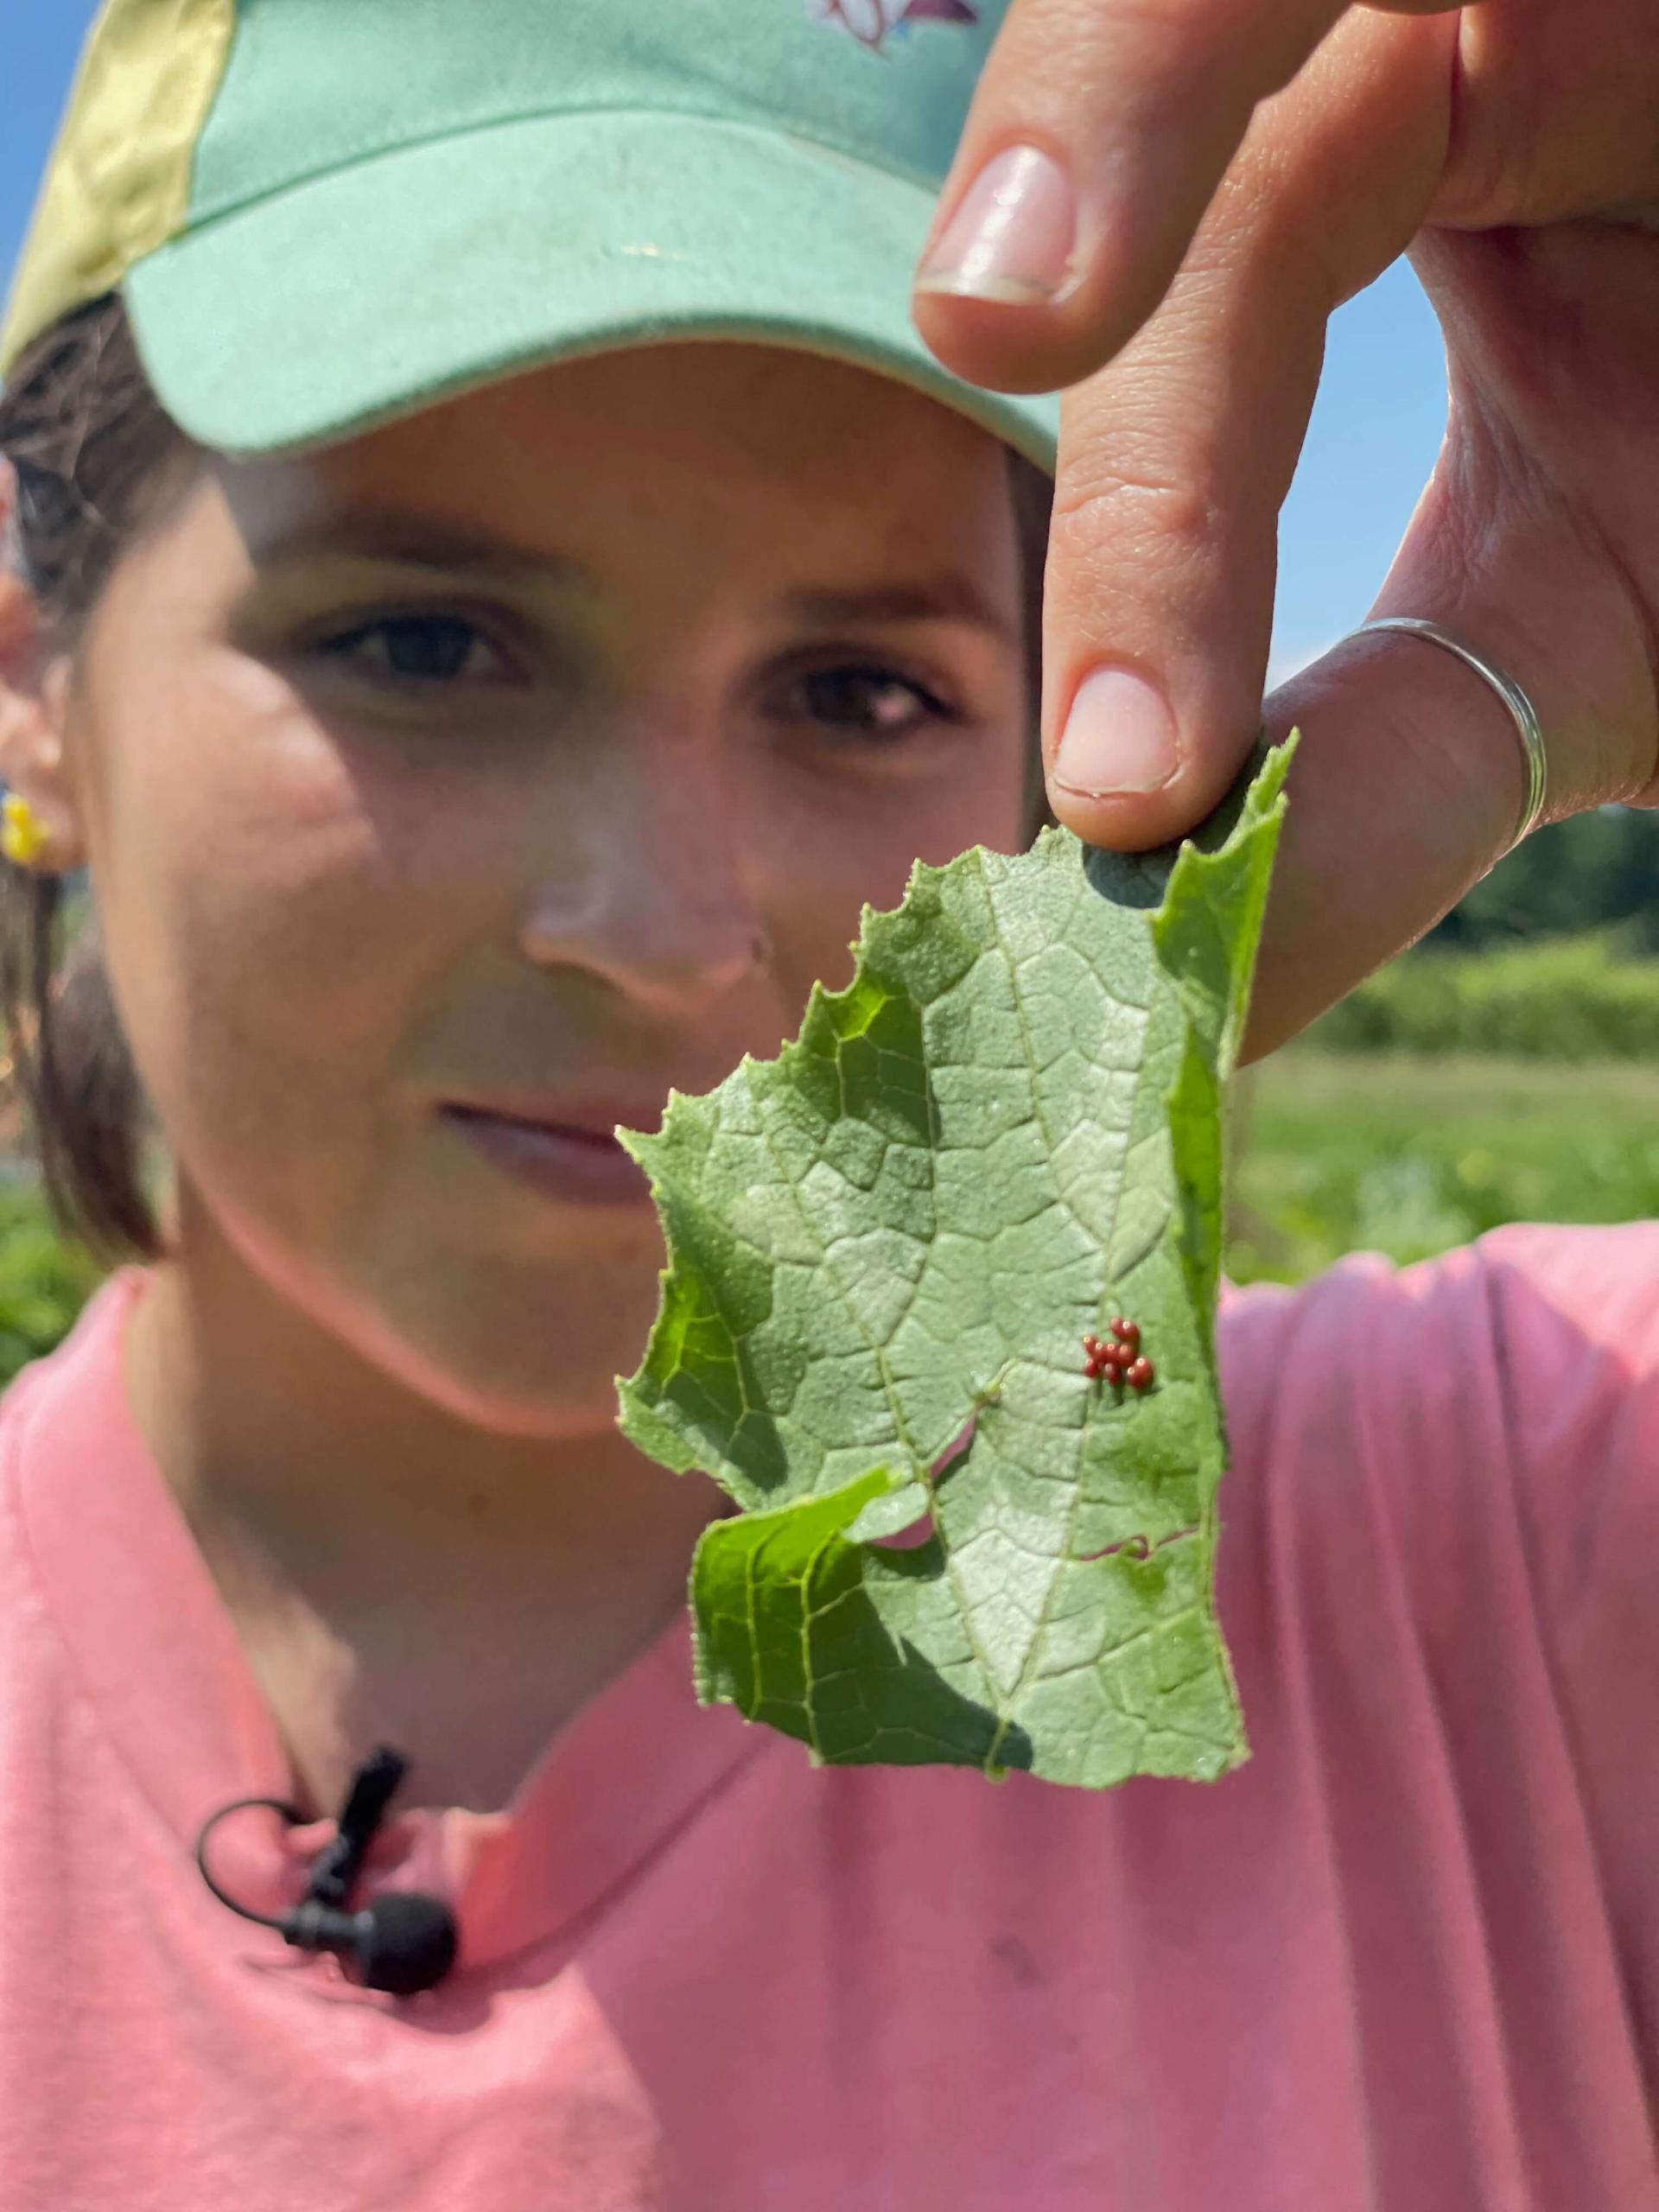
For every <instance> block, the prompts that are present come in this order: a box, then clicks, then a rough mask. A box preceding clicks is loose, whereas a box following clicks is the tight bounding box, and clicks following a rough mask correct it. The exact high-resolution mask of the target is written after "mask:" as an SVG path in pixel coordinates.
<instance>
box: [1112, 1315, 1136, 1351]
mask: <svg viewBox="0 0 1659 2212" xmlns="http://www.w3.org/2000/svg"><path fill="white" fill-rule="evenodd" d="M1112 1334H1113V1335H1114V1336H1115V1337H1116V1338H1117V1340H1118V1342H1119V1343H1120V1344H1127V1345H1128V1348H1129V1350H1130V1351H1135V1348H1136V1346H1137V1345H1138V1344H1140V1342H1141V1326H1140V1324H1139V1322H1136V1321H1122V1320H1118V1321H1114V1322H1113V1324H1112Z"/></svg>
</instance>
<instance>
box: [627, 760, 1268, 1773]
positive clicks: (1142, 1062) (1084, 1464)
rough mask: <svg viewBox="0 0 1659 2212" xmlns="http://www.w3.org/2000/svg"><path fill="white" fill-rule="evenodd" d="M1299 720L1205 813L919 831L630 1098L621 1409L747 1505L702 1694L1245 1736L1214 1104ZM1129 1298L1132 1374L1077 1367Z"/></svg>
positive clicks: (1115, 1768)
mask: <svg viewBox="0 0 1659 2212" xmlns="http://www.w3.org/2000/svg"><path fill="white" fill-rule="evenodd" d="M1295 741H1296V739H1295V734H1294V732H1293V734H1292V735H1291V737H1290V738H1289V739H1288V740H1287V742H1286V743H1285V744H1284V745H1283V746H1281V747H1278V748H1277V749H1275V750H1274V751H1273V752H1271V753H1266V754H1265V756H1263V755H1262V753H1260V752H1258V756H1257V760H1258V763H1259V764H1260V765H1259V766H1258V767H1257V770H1256V772H1255V774H1254V777H1253V779H1249V780H1246V781H1243V782H1241V785H1240V786H1239V788H1238V789H1237V790H1236V791H1235V792H1234V794H1233V796H1232V798H1230V801H1229V802H1228V803H1227V804H1226V805H1225V806H1224V808H1222V809H1221V810H1219V811H1218V813H1217V816H1216V817H1214V818H1213V819H1212V821H1211V823H1208V824H1206V825H1205V829H1204V830H1202V831H1201V832H1199V833H1198V836H1196V837H1195V838H1194V839H1192V841H1190V842H1186V843H1184V844H1182V845H1181V846H1180V847H1179V849H1173V848H1172V849H1165V850H1163V851H1161V852H1158V853H1153V854H1141V855H1132V856H1124V855H1113V854H1109V853H1104V852H1100V851H1096V850H1092V849H1088V848H1085V847H1084V846H1083V845H1082V844H1080V843H1079V842H1078V841H1077V838H1075V837H1074V836H1071V834H1070V833H1069V832H1068V831H1065V830H1061V829H1048V830H1046V831H1045V832H1044V833H1043V835H1042V836H1041V837H1040V838H1039V840H1038V842H1037V843H1036V845H1035V846H1034V847H1033V849H1032V850H1031V851H1030V852H1028V853H1025V854H1021V855H1015V856H1013V857H1010V856H1007V855H1001V854H997V853H991V852H987V851H985V850H983V849H979V848H976V849H974V850H973V851H971V852H969V853H965V854H963V855H962V857H961V858H960V859H958V860H956V861H952V862H951V863H950V866H949V867H948V868H927V867H923V866H920V865H918V867H917V868H916V869H915V870H914V872H913V873H912V878H911V882H910V886H909V888H908V890H907V892H906V897H905V899H904V902H903V904H902V905H901V906H899V908H898V909H897V910H896V911H895V912H892V913H886V914H877V913H873V912H870V911H869V910H868V908H867V909H866V911H865V913H864V916H863V921H862V926H861V934H860V938H859V941H858V944H856V946H855V948H854V949H855V953H856V955H857V967H856V970H855V976H854V980H853V982H851V984H850V985H849V987H848V988H847V989H846V990H844V991H840V992H836V993H828V992H825V991H824V990H823V988H821V987H820V988H816V989H815V990H814V992H813V994H812V998H811V1001H810V1005H809V1007H808V1009H807V1014H806V1018H805V1020H804V1024H803V1026H802V1029H801V1033H800V1036H799V1038H798V1039H797V1040H796V1041H795V1042H794V1043H792V1044H790V1045H787V1046H785V1047H784V1049H783V1051H782V1052H780V1053H779V1057H778V1058H777V1059H776V1060H772V1061H756V1060H753V1059H749V1058H746V1059H745V1060H744V1061H743V1063H742V1065H741V1066H740V1067H738V1068H737V1069H736V1070H735V1071H734V1073H733V1074H732V1075H730V1076H729V1077H728V1078H727V1080H726V1081H725V1082H724V1083H722V1084H721V1085H720V1086H719V1088H718V1089H717V1090H714V1091H712V1092H710V1093H709V1095H708V1096H705V1097H698V1098H692V1097H685V1096H681V1095H679V1094H676V1095H675V1096H673V1097H672V1098H671V1100H670V1103H669V1106H668V1109H667V1112H666V1114H665V1116H664V1122H663V1128H662V1131H661V1134H660V1135H657V1136H643V1135H634V1134H632V1133H627V1132H623V1133H621V1134H622V1135H623V1141H624V1142H625V1143H626V1146H627V1148H628V1150H629V1151H630V1152H631V1153H632V1154H633V1156H634V1157H635V1158H636V1159H637V1160H639V1162H640V1164H641V1165H642V1166H644V1167H645V1171H646V1173H648V1174H649V1176H650V1178H651V1181H652V1190H653V1192H654V1194H655V1197H656V1200H657V1205H658V1211H659V1213H660V1215H661V1217H662V1221H663V1224H664V1233H665V1236H666V1239H667V1244H668V1252H669V1265H668V1267H667V1268H666V1269H665V1270H664V1274H663V1278H662V1301H661V1306H660V1310H659V1312H658V1318H657V1322H656V1325H655V1326H654V1328H653V1329H652V1335H651V1338H650V1341H649V1343H648V1344H647V1346H646V1349H645V1357H644V1360H643V1362H642V1363H641V1365H640V1367H639V1372H638V1373H637V1374H635V1375H634V1376H632V1377H630V1378H629V1379H627V1380H626V1381H620V1382H619V1386H618V1387H619V1393H620V1407H621V1416H620V1417H621V1426H622V1428H623V1430H624V1433H626V1435H627V1436H629V1437H630V1438H631V1439H632V1440H633V1441H634V1442H635V1443H636V1444H637V1445H639V1446H640V1448H641V1449H642V1450H644V1451H646V1452H650V1453H651V1454H652V1455H653V1456H654V1457H655V1458H657V1459H660V1460H662V1461H663V1462H664V1464H665V1465H668V1466H670V1467H672V1468H674V1469H675V1470H677V1471H681V1472H683V1471H686V1470H688V1469H690V1468H693V1467H700V1468H703V1469H706V1470H707V1471H709V1473H711V1474H712V1475H713V1476H714V1477H715V1479H716V1480H717V1481H718V1482H719V1483H720V1484H721V1485H722V1486H723V1487H724V1488H725V1489H726V1490H727V1491H728V1492H729V1493H730V1495H731V1497H733V1498H734V1500H735V1502H736V1504H737V1506H738V1508H739V1509H740V1510H739V1511H738V1512H737V1513H736V1514H734V1516H731V1517H729V1518H724V1519H721V1520H718V1521H715V1522H713V1523H712V1524H711V1525H710V1526H709V1529H707V1530H706V1531H705V1533H704V1535H703V1537H702V1541H701V1542H700V1543H699V1545H698V1548H697V1552H696V1559H695V1561H694V1563H693V1567H692V1574H691V1596H692V1603H693V1608H694V1612H695V1619H696V1677H697V1690H698V1694H699V1696H700V1697H701V1698H702V1701H703V1702H704V1703H705V1704H708V1703H713V1702H715V1701H724V1702H727V1703H730V1704H734V1705H736V1706H737V1707H739V1708H740V1709H741V1711H742V1712H743V1713H746V1714H747V1715H748V1716H749V1718H751V1719H757V1720H761V1721H764V1722H766V1723H767V1724H768V1725H769V1726H772V1727H775V1728H779V1729H781V1730H783V1731H784V1732H786V1733H787V1734H789V1735H791V1736H795V1737H798V1738H800V1740H801V1741H802V1742H804V1743H805V1744H806V1745H808V1746H809V1747H810V1750H811V1751H812V1753H813V1755H814V1756H815V1758H819V1759H823V1760H827V1761H831V1762H839V1763H851V1762H864V1761H870V1760H880V1761H885V1762H890V1763H893V1764H934V1763H947V1764H956V1765H970V1766H976V1767H979V1768H981V1769H982V1770H984V1771H985V1772H986V1773H988V1774H1000V1773H1001V1772H1003V1771H1005V1770H1007V1769H1009V1768H1020V1769H1025V1770H1029V1771H1030V1772H1032V1773H1033V1774H1036V1775H1039V1776H1041V1777H1045V1778H1046V1779H1047V1780H1050V1781H1053V1782H1065V1783H1077V1784H1080V1785H1082V1786H1084V1787H1085V1788H1094V1789H1100V1788H1104V1787H1106V1786H1108V1785H1109V1784H1111V1783H1118V1782H1122V1781H1123V1780H1124V1779H1126V1778H1127V1777H1128V1776H1130V1775H1133V1774H1160V1775H1182V1776H1187V1777H1192V1778H1194V1779H1211V1778H1213V1777H1216V1776H1217V1775H1220V1774H1222V1773H1224V1772H1225V1771H1226V1770H1228V1769H1229V1768H1230V1767H1232V1766H1235V1765H1236V1764H1238V1763H1239V1762H1240V1761H1241V1760H1242V1759H1243V1758H1244V1757H1245V1756H1246V1752H1245V1746H1244V1740H1243V1726H1242V1721H1241V1718H1240V1714H1239V1710H1238V1700H1237V1697H1236V1692H1235V1688H1234V1685H1233V1680H1232V1674H1231V1670H1230V1667H1229V1664H1228V1661H1227V1655H1226V1651H1225V1649H1224V1645H1223V1643H1222V1639H1221V1636H1220V1631H1219V1630H1218V1628H1217V1623H1216V1618H1215V1613H1214V1609H1213V1605H1212V1586H1213V1579H1214V1558H1215V1540H1216V1491H1217V1483H1218V1482H1219V1479H1220V1477H1221V1474H1222V1471H1223V1468H1224V1462H1225V1440H1224V1429H1223V1422H1222V1409H1221V1403H1220V1397H1219V1393H1218V1390H1217V1382H1216V1373H1215V1364H1214V1349H1213V1325H1214V1314H1215V1301H1216V1294H1217V1284H1218V1281H1219V1274H1220V1264H1221V1239H1222V1198H1223V1193H1222V1168H1223V1147H1222V1126H1221V1106H1222V1100H1223V1095H1224V1085H1225V1082H1226V1078H1227V1077H1228V1074H1229V1073H1230V1070H1231V1067H1232V1065H1233V1061H1234V1058H1235V1056H1236V1047H1237V1041H1238V1037H1239V1033H1240V1031H1241V1029H1242V1027H1243V1018H1244V1013H1245V1007H1246V1004H1247V1001H1248V998H1249V986H1250V978H1251V974H1252V970H1253V967H1254V963H1255V948H1256V944H1257V940H1258V938H1259V936H1260V933H1261V926H1262V912H1263V909H1264V907H1265V905H1266V900H1267V893H1268V878H1269V875H1270V874H1271V870H1272V865H1273V855H1274V849H1275V846H1276V843H1277V841H1278V835H1279V827H1280V823H1281V818H1282V816H1283V811H1284V799H1283V797H1282V786H1283V782H1284V777H1285V772H1286V769H1287V766H1288V765H1289V760H1290V754H1291V751H1292V748H1293V747H1294V744H1295ZM1119 1313H1127V1314H1128V1315H1129V1316H1131V1317H1132V1318H1133V1319H1135V1320H1136V1321H1137V1322H1138V1323H1139V1324H1140V1326H1141V1332H1142V1333H1141V1350H1142V1351H1144V1352H1146V1353H1147V1355H1148V1356H1149V1357H1150V1358H1151V1359H1152V1360H1153V1362H1154V1365H1155V1368H1156V1371H1157V1373H1156V1381H1155V1383H1154V1386H1153V1388H1152V1389H1150V1390H1149V1391H1148V1392H1147V1393H1146V1394H1145V1395H1139V1394H1137V1393H1135V1391H1132V1390H1128V1389H1123V1390H1118V1391H1114V1390H1113V1389H1112V1388H1111V1387H1110V1386H1109V1384H1106V1383H1090V1382H1089V1381H1088V1380H1087V1378H1086V1376H1085V1374H1084V1364H1085V1362H1084V1351H1083V1346H1082V1341H1081V1340H1082V1338H1083V1336H1084V1332H1086V1331H1090V1330H1092V1331H1094V1332H1096V1333H1098V1334H1100V1335H1104V1334H1105V1333H1106V1332H1107V1328H1108V1324H1109V1320H1110V1319H1112V1317H1113V1316H1115V1315H1116V1314H1119ZM895 1537H899V1538H900V1539H901V1541H899V1542H898V1543H895V1542H894V1541H893V1539H894V1538H895Z"/></svg>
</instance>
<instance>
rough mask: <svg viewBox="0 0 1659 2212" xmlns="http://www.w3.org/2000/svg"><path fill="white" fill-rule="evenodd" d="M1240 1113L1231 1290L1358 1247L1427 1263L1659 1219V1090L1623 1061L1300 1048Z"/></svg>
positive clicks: (1246, 1093) (1247, 1097) (1250, 1089)
mask: <svg viewBox="0 0 1659 2212" xmlns="http://www.w3.org/2000/svg"><path fill="white" fill-rule="evenodd" d="M1235 1104H1236V1112H1235V1124H1234V1131H1233V1143H1234V1154H1235V1163H1236V1164H1235V1171H1234V1184H1233V1199H1234V1203H1233V1212H1232V1219H1231V1224H1230V1229H1231V1235H1230V1242H1229V1248H1228V1255H1227V1267H1228V1272H1229V1274H1231V1275H1232V1276H1233V1278H1234V1280H1235V1281H1240V1282H1248V1281H1253V1280H1255V1279H1257V1278H1260V1277H1268V1278H1271V1279H1273V1280H1275V1281H1283V1282H1296V1281H1301V1280H1303V1279H1304V1278H1305V1277H1306V1276H1308V1275H1310V1274H1317V1273H1318V1272H1319V1270H1320V1269H1321V1268H1325V1267H1328V1266H1329V1265H1330V1263H1331V1262H1332V1261H1333V1260H1336V1259H1338V1258H1339V1257H1340V1256H1341V1255H1342V1254H1343V1253H1344V1252H1351V1251H1364V1250H1371V1251H1380V1252H1385V1253H1387V1254H1388V1255H1389V1257H1390V1258H1391V1259H1394V1260H1396V1261H1400V1262H1408V1261H1412V1260H1418V1259H1424V1258H1427V1257H1428V1256H1429V1255H1431V1254H1433V1253H1435V1252H1441V1251H1445V1250H1446V1249H1449V1248H1450V1247H1451V1246H1452V1245H1455V1244H1463V1243H1467V1242H1468V1241H1469V1239H1470V1238H1471V1237H1473V1236H1480V1235H1481V1234H1482V1233H1483V1231H1484V1230H1488V1229H1494V1228H1497V1226H1498V1225H1499V1224H1501V1223H1503V1222H1506V1221H1584V1222H1612V1221H1631V1220H1638V1219H1642V1218H1644V1217H1648V1216H1649V1215H1656V1214H1659V1081H1656V1078H1655V1075H1654V1072H1653V1070H1652V1069H1651V1067H1649V1066H1643V1065H1639V1064H1636V1063H1632V1062H1631V1061H1630V1060H1610V1061H1600V1062H1593V1063H1586V1064H1579V1065H1574V1064H1573V1063H1571V1062H1562V1061H1550V1060H1536V1059H1524V1060H1522V1059H1515V1060H1507V1059H1497V1058H1478V1057H1474V1056H1459V1057H1456V1058H1444V1059H1440V1058H1437V1059H1424V1058H1417V1057H1414V1056H1412V1055H1408V1054H1405V1053H1360V1052H1343V1053H1327V1052H1317V1051H1314V1050H1312V1049H1307V1048H1303V1049H1300V1050H1298V1049H1296V1048H1294V1047H1293V1048H1292V1049H1290V1050H1288V1051H1287V1052H1281V1053H1278V1054H1276V1055H1275V1056H1274V1058H1272V1059H1270V1060H1268V1061H1266V1062H1264V1063H1263V1064H1262V1065H1261V1066H1260V1067H1259V1068H1256V1069H1253V1070H1250V1071H1248V1072H1247V1073H1246V1074H1245V1075H1244V1076H1243V1077H1242V1078H1241V1079H1240V1082H1239V1084H1238V1086H1237V1089H1236V1093H1235Z"/></svg>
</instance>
